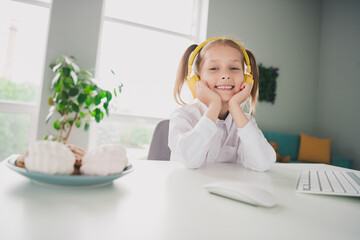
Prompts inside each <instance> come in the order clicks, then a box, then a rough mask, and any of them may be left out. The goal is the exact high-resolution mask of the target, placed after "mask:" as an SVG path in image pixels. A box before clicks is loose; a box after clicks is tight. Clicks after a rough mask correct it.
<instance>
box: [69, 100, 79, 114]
mask: <svg viewBox="0 0 360 240" xmlns="http://www.w3.org/2000/svg"><path fill="white" fill-rule="evenodd" d="M71 107H72V109H73V110H74V111H75V112H79V111H80V110H79V106H78V105H77V104H76V103H74V102H71Z"/></svg>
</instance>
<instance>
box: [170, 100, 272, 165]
mask: <svg viewBox="0 0 360 240" xmlns="http://www.w3.org/2000/svg"><path fill="white" fill-rule="evenodd" d="M207 109H208V107H207V106H206V105H205V104H203V103H201V102H200V101H197V102H195V103H193V104H191V105H187V106H184V107H181V108H178V109H177V110H176V111H175V112H174V113H173V114H172V116H171V118H170V126H169V148H170V149H171V158H170V160H171V161H179V162H181V163H183V164H184V165H185V166H186V167H188V168H199V167H201V166H202V165H203V164H204V163H205V162H237V163H241V164H242V165H243V166H244V167H245V168H248V169H251V170H255V171H266V170H267V169H269V168H270V167H271V165H272V164H273V163H274V162H275V161H276V153H275V151H274V149H273V147H272V146H271V145H270V144H269V143H268V141H267V140H266V138H265V137H264V135H263V134H262V132H261V130H260V129H259V128H258V127H257V124H256V122H255V119H254V118H253V117H252V116H250V115H248V114H246V116H247V118H248V119H249V122H248V123H247V124H246V125H245V126H244V127H243V128H237V127H236V125H235V123H234V121H233V119H232V116H231V114H228V116H227V118H226V119H225V120H219V119H218V120H217V121H216V124H215V123H214V122H213V121H211V120H210V119H209V118H208V117H206V116H204V114H205V112H206V111H207Z"/></svg>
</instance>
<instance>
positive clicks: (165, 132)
mask: <svg viewBox="0 0 360 240" xmlns="http://www.w3.org/2000/svg"><path fill="white" fill-rule="evenodd" d="M169 122H170V120H168V119H166V120H162V121H160V122H159V123H158V124H157V125H156V128H155V130H154V135H153V137H152V139H151V143H150V149H149V154H148V157H147V159H148V160H163V161H164V160H165V161H166V160H170V153H171V151H170V148H169V147H168V136H169Z"/></svg>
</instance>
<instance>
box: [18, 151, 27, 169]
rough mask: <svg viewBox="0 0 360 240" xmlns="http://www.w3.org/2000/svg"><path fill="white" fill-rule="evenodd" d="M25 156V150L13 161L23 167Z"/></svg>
mask: <svg viewBox="0 0 360 240" xmlns="http://www.w3.org/2000/svg"><path fill="white" fill-rule="evenodd" d="M26 156H27V152H26V153H25V154H21V155H20V156H19V157H18V158H17V159H16V161H15V166H17V167H21V168H25V157H26Z"/></svg>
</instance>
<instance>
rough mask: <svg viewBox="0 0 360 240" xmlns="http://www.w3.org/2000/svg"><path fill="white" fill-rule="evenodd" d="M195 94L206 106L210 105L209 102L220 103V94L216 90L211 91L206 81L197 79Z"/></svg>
mask: <svg viewBox="0 0 360 240" xmlns="http://www.w3.org/2000/svg"><path fill="white" fill-rule="evenodd" d="M195 95H196V97H197V98H198V99H199V100H200V101H201V102H202V103H204V104H205V105H206V106H208V107H210V105H211V104H216V103H219V104H221V98H220V96H219V95H218V94H217V93H216V92H214V91H212V90H211V89H210V88H209V85H208V83H207V82H205V81H198V82H197V83H196V84H195Z"/></svg>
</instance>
